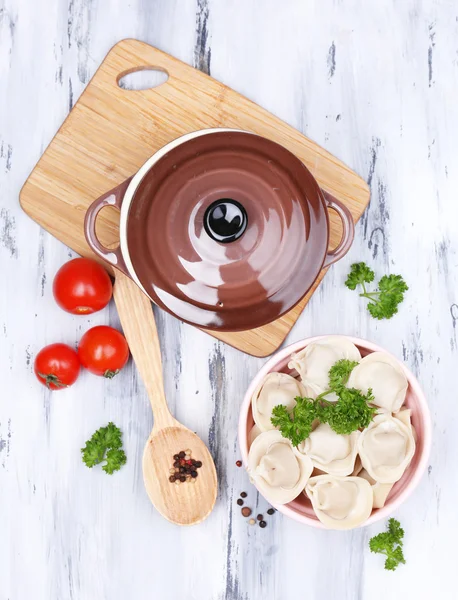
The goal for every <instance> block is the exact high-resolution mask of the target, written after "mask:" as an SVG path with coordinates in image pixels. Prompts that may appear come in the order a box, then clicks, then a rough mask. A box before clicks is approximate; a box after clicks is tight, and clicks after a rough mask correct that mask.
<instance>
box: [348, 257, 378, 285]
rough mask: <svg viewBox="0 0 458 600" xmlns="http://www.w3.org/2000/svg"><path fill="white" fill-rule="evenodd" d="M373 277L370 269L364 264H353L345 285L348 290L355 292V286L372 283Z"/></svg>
mask: <svg viewBox="0 0 458 600" xmlns="http://www.w3.org/2000/svg"><path fill="white" fill-rule="evenodd" d="M374 277H375V273H374V271H372V269H370V268H369V267H368V266H367V265H366V263H363V262H360V263H355V264H353V265H352V266H351V267H350V273H349V274H348V277H347V280H346V282H345V285H346V286H347V288H349V289H350V290H356V286H357V285H364V284H365V283H371V282H372V281H374Z"/></svg>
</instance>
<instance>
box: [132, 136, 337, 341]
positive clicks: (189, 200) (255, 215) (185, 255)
mask: <svg viewBox="0 0 458 600" xmlns="http://www.w3.org/2000/svg"><path fill="white" fill-rule="evenodd" d="M221 198H230V199H233V200H236V201H237V202H238V203H240V204H241V205H242V206H243V207H244V208H245V210H246V213H247V217H248V225H247V228H246V231H245V232H244V233H243V235H242V236H241V237H240V238H239V239H237V240H235V241H233V242H231V243H221V242H218V241H215V240H214V239H212V238H211V237H210V236H209V235H208V233H207V231H206V230H205V227H204V215H205V212H206V210H207V208H208V207H209V206H210V205H211V204H212V203H213V202H215V201H216V200H219V199H221ZM126 234H127V247H128V252H129V256H130V261H131V263H132V266H133V270H134V271H135V273H136V275H137V277H138V279H139V281H140V283H141V284H142V286H143V288H144V289H145V291H146V292H147V294H148V295H150V297H151V298H152V299H153V300H154V301H155V302H157V304H159V305H160V306H162V307H163V308H165V309H166V310H168V311H169V312H171V313H172V314H174V315H176V316H177V317H179V318H180V319H182V320H183V321H188V322H191V323H193V324H196V325H199V326H202V327H206V328H210V329H211V328H214V329H219V330H229V331H237V330H243V329H251V328H255V327H259V326H261V325H263V324H265V323H268V322H270V321H273V320H274V319H276V318H278V317H279V316H281V315H282V314H283V313H285V312H286V311H288V310H289V309H290V308H291V307H292V306H294V305H295V304H296V303H297V302H298V301H299V300H300V299H301V298H302V297H303V296H304V295H305V293H306V292H307V291H308V289H309V288H310V287H311V285H312V284H313V282H314V281H315V279H316V277H317V275H318V273H319V272H320V269H321V267H322V265H323V262H324V259H325V255H326V251H327V247H328V235H329V226H328V215H327V210H326V205H325V202H324V199H323V196H322V193H321V191H320V189H319V187H318V185H317V183H316V181H315V180H314V178H313V177H312V175H311V174H310V172H309V171H308V170H307V169H306V168H305V166H304V165H303V163H302V162H301V161H300V160H299V159H298V158H296V157H295V156H294V155H293V154H292V153H290V152H289V151H288V150H286V149H285V148H283V147H282V146H280V145H278V144H276V143H274V142H271V141H270V140H267V139H265V138H262V137H260V136H257V135H253V134H249V133H243V132H217V133H211V134H205V135H201V136H199V137H196V138H193V139H190V140H188V141H185V142H183V143H182V144H180V145H179V146H177V147H176V148H174V149H173V150H171V151H170V152H169V153H168V154H166V155H165V156H163V157H162V158H161V159H159V160H158V162H157V163H156V164H154V166H153V168H152V169H151V170H150V171H148V172H147V173H146V175H145V176H144V177H143V179H142V181H141V183H140V185H139V186H138V188H137V190H136V191H135V194H134V197H133V199H132V202H131V205H130V208H129V213H128V217H127V232H126Z"/></svg>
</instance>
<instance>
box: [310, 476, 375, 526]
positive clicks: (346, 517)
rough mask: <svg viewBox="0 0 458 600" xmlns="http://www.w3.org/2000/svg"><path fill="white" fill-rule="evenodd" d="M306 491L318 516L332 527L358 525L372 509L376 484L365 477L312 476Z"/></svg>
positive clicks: (367, 516) (324, 523) (326, 524)
mask: <svg viewBox="0 0 458 600" xmlns="http://www.w3.org/2000/svg"><path fill="white" fill-rule="evenodd" d="M305 493H306V495H307V496H308V497H309V498H310V500H311V502H312V506H313V510H314V511H315V514H316V516H317V517H318V519H319V520H320V521H321V522H322V523H323V525H325V526H326V527H329V528H330V529H353V527H358V525H361V523H364V521H366V520H367V519H368V518H369V515H370V514H371V512H372V503H373V493H372V488H371V486H370V483H369V482H368V481H366V480H365V479H362V478H361V477H339V476H337V475H319V476H318V477H311V478H310V479H309V481H308V483H307V485H306V487H305Z"/></svg>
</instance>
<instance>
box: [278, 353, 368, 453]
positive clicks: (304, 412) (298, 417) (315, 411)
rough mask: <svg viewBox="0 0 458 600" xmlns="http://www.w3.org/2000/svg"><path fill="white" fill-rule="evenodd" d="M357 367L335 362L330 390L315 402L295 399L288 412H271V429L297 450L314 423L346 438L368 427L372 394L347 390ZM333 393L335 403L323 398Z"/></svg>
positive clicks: (330, 377)
mask: <svg viewBox="0 0 458 600" xmlns="http://www.w3.org/2000/svg"><path fill="white" fill-rule="evenodd" d="M357 364H358V363H357V362H355V361H353V360H347V359H342V360H339V361H337V362H336V363H335V364H334V365H333V366H332V367H331V369H330V370H329V389H328V390H326V391H325V392H323V393H322V394H320V395H319V396H317V398H315V399H312V398H300V397H298V398H296V405H295V407H294V408H293V410H292V411H291V412H289V411H288V409H287V408H286V406H284V405H282V404H278V405H277V406H275V407H274V408H273V410H272V418H271V422H272V425H274V426H275V427H278V428H279V429H280V433H281V434H282V436H283V437H285V438H288V439H290V440H291V443H292V444H293V446H298V445H299V444H300V443H301V442H303V441H304V440H305V439H307V438H308V437H309V435H310V433H311V432H312V427H313V423H314V421H315V420H318V421H320V422H321V423H328V424H329V426H330V427H331V428H332V429H333V430H334V431H335V432H336V433H339V434H343V435H349V434H350V433H351V432H352V431H356V430H357V429H362V428H364V427H367V426H368V425H369V423H370V422H371V421H372V419H373V417H374V414H375V412H376V408H374V407H373V406H369V403H370V402H373V400H374V396H373V395H372V390H369V391H368V393H367V394H363V393H362V392H361V391H360V390H357V389H355V388H347V387H346V384H347V382H348V378H349V377H350V373H351V372H352V370H353V369H354V368H355V367H356V365H357ZM332 392H334V393H335V394H337V396H338V400H337V402H329V401H328V400H326V396H328V395H329V394H331V393H332Z"/></svg>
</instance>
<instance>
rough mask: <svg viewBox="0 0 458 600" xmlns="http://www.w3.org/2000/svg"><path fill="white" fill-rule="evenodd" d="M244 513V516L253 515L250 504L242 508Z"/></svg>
mask: <svg viewBox="0 0 458 600" xmlns="http://www.w3.org/2000/svg"><path fill="white" fill-rule="evenodd" d="M242 515H243V516H244V517H249V516H250V515H251V508H249V507H248V506H244V507H243V508H242Z"/></svg>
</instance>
